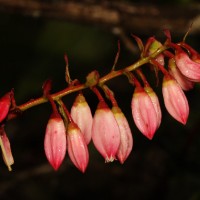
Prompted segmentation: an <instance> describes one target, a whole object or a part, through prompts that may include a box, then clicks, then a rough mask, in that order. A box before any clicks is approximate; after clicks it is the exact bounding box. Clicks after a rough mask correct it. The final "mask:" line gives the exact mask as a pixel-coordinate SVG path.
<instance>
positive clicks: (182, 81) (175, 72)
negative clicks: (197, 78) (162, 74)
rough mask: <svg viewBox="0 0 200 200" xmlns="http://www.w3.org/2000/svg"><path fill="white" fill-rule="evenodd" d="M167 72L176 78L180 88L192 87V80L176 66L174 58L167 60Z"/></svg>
mask: <svg viewBox="0 0 200 200" xmlns="http://www.w3.org/2000/svg"><path fill="white" fill-rule="evenodd" d="M168 66H169V73H170V74H171V75H172V76H173V77H174V78H175V79H176V81H177V82H178V84H179V85H180V86H181V88H182V89H183V90H185V91H187V90H191V89H192V88H193V87H194V82H192V81H190V80H188V79H187V78H186V77H185V76H184V75H183V74H182V73H181V72H180V70H179V69H178V68H177V66H176V63H175V60H174V58H171V59H169V61H168Z"/></svg>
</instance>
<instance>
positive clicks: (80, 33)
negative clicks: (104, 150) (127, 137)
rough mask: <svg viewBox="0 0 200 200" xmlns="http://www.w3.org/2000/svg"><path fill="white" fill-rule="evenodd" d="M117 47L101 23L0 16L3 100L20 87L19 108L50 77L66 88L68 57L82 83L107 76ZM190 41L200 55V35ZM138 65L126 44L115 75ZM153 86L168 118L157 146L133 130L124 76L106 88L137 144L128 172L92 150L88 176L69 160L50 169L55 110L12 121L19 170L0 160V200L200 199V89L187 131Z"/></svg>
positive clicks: (91, 99) (192, 100) (92, 101)
mask: <svg viewBox="0 0 200 200" xmlns="http://www.w3.org/2000/svg"><path fill="white" fill-rule="evenodd" d="M152 2H153V3H156V1H152ZM178 3H184V4H185V3H190V1H189V0H188V1H178ZM158 30H160V28H159V27H158ZM186 31H187V27H186ZM133 34H134V33H133ZM154 34H155V33H152V35H149V37H150V36H153V35H154ZM160 35H162V34H160V33H159V37H158V39H159V40H160V41H164V39H165V38H164V35H163V36H160ZM138 36H139V37H141V39H142V40H143V41H146V40H147V36H146V35H145V34H144V33H141V34H140V35H138ZM182 37H183V35H180V36H176V37H175V38H174V37H173V33H172V38H173V40H175V41H180V40H181V39H182ZM118 40H119V38H118V37H117V36H116V35H113V34H112V32H110V31H109V30H107V29H103V28H101V27H99V26H98V24H97V25H96V26H90V25H84V24H81V23H78V22H77V23H75V22H74V23H73V22H68V21H59V20H53V19H48V20H47V19H41V18H32V17H23V16H21V15H16V14H6V13H0V69H1V70H0V95H1V96H2V95H3V94H4V93H6V92H7V91H10V90H11V89H12V88H14V91H15V98H16V101H17V104H18V105H20V104H22V103H25V102H26V101H28V100H29V99H31V98H36V97H40V96H41V95H42V84H43V82H44V81H45V80H46V79H48V78H51V79H52V80H53V92H56V91H59V90H60V89H63V88H65V87H66V86H67V85H66V83H65V62H64V59H63V56H64V53H67V55H68V58H69V68H70V74H71V78H72V79H74V78H78V79H79V80H80V81H81V82H84V81H85V77H86V75H87V74H88V73H89V72H91V71H92V70H94V69H96V70H98V71H99V73H100V75H101V76H103V75H105V74H106V73H108V72H109V71H110V69H111V68H112V65H113V62H114V58H115V54H116V52H117V41H118ZM132 41H133V44H135V42H134V40H132ZM187 41H188V43H189V44H190V45H192V46H193V47H194V48H195V49H196V50H198V51H200V46H199V35H198V34H197V35H193V36H188V39H187ZM138 58H139V54H137V53H136V54H133V53H131V52H130V51H129V50H128V49H127V48H126V46H125V45H124V44H123V42H121V54H120V58H119V62H118V64H117V68H120V67H124V66H128V65H130V64H132V63H133V62H135V61H136V60H137V59H138ZM160 80H161V79H160ZM151 81H152V82H151V84H152V87H153V88H154V89H155V91H156V92H157V94H158V96H159V98H160V104H161V106H162V114H163V118H162V123H161V126H160V128H159V129H158V131H157V132H156V134H155V137H154V138H153V140H152V141H149V140H148V139H146V138H145V137H144V136H143V135H142V134H141V133H140V132H139V131H138V130H137V128H136V127H135V125H134V123H133V119H132V116H131V108H130V102H131V98H132V93H133V89H134V88H133V87H132V86H131V85H130V84H129V83H128V80H127V79H126V78H125V77H118V78H115V79H114V80H112V81H109V82H108V85H109V86H110V87H111V89H112V90H113V91H114V92H115V96H116V98H117V100H118V103H119V105H120V107H121V109H122V110H123V112H124V113H125V114H126V116H127V119H128V120H129V123H130V126H131V129H132V132H133V137H134V147H133V150H132V152H131V154H130V156H129V157H128V159H127V161H126V162H125V163H124V164H123V165H121V164H120V163H119V162H117V161H116V162H113V163H104V160H103V158H102V157H101V156H100V155H99V153H98V152H97V151H96V149H95V148H94V146H93V144H92V143H91V144H90V145H89V151H90V162H89V165H88V168H87V170H86V172H85V173H84V174H82V173H81V172H79V171H78V170H77V169H76V168H75V167H74V166H73V165H72V163H71V161H70V160H69V157H68V155H66V158H65V160H64V163H63V164H62V166H61V167H60V169H59V170H58V171H57V172H55V171H53V169H52V167H51V166H50V165H49V164H48V161H47V160H46V157H45V154H44V149H43V140H44V133H45V128H46V123H47V121H48V118H49V116H50V114H51V107H50V105H49V104H47V103H46V104H42V105H39V106H37V107H34V108H31V109H29V110H27V111H25V112H24V113H23V115H22V116H21V117H19V118H17V119H14V120H11V121H9V122H8V123H7V124H6V131H7V134H8V137H9V139H10V142H11V146H12V151H13V156H14V159H15V164H14V165H13V166H12V168H13V171H12V172H9V171H8V170H7V168H6V166H5V165H4V163H3V160H2V159H1V160H0V199H1V200H3V199H17V198H18V199H28V200H33V199H38V200H40V199H41V200H44V199H48V200H53V199H81V198H91V199H98V200H99V199H114V198H115V199H122V198H123V199H135V200H153V199H162V200H169V199H170V200H175V199H176V200H177V199H180V200H183V199H184V200H199V199H200V137H199V134H200V131H199V121H200V112H199V109H200V104H199V102H200V88H199V85H198V84H197V85H195V88H194V89H193V90H192V91H189V92H187V93H186V96H187V97H188V102H189V105H190V115H189V119H188V122H187V124H186V126H183V125H181V124H180V123H178V122H177V121H175V120H174V119H173V118H172V117H171V116H170V115H169V114H168V113H167V112H166V110H165V108H164V106H163V99H162V94H161V84H160V85H159V86H158V87H155V86H154V85H155V79H152V80H151ZM84 94H85V97H86V99H87V100H88V103H89V105H90V106H91V109H92V112H94V111H95V108H96V105H97V103H98V102H97V99H96V97H95V96H94V94H93V93H92V92H91V91H89V90H85V91H84ZM74 97H75V94H71V95H68V96H66V97H64V101H65V103H66V106H67V107H68V108H69V109H70V107H71V105H72V103H73V100H74Z"/></svg>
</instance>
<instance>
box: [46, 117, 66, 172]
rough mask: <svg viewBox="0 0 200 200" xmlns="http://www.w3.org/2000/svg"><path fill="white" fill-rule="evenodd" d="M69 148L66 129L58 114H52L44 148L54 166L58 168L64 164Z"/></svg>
mask: <svg viewBox="0 0 200 200" xmlns="http://www.w3.org/2000/svg"><path fill="white" fill-rule="evenodd" d="M66 148H67V139H66V129H65V125H64V122H63V120H62V118H61V117H59V116H58V115H56V117H55V116H51V117H50V119H49V121H48V124H47V127H46V132H45V138H44V150H45V154H46V157H47V159H48V161H49V163H50V164H51V165H52V167H53V168H54V169H55V170H57V169H58V168H59V167H60V165H61V164H62V162H63V160H64V157H65V154H66Z"/></svg>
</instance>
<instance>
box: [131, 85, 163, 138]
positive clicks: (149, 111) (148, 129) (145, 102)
mask: <svg viewBox="0 0 200 200" xmlns="http://www.w3.org/2000/svg"><path fill="white" fill-rule="evenodd" d="M154 106H155V105H154V104H153V102H152V99H151V98H150V96H149V95H148V93H147V92H146V91H145V90H144V88H142V87H141V86H136V87H135V90H134V93H133V98H132V102H131V109H132V116H133V120H134V122H135V125H136V126H137V128H138V129H139V130H140V132H141V133H142V134H143V135H144V136H146V137H147V138H148V139H150V140H151V139H152V138H153V136H154V134H155V131H156V130H157V128H158V124H159V123H160V119H159V118H158V110H156V109H155V107H154Z"/></svg>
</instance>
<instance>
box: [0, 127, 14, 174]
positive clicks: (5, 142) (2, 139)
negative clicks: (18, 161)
mask: <svg viewBox="0 0 200 200" xmlns="http://www.w3.org/2000/svg"><path fill="white" fill-rule="evenodd" d="M0 146H1V150H2V155H3V160H4V162H5V164H6V165H7V167H8V170H9V171H11V170H12V169H11V165H13V164H14V159H13V156H12V151H11V147H10V142H9V139H8V137H7V135H6V132H5V130H4V128H3V127H1V130H0Z"/></svg>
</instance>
